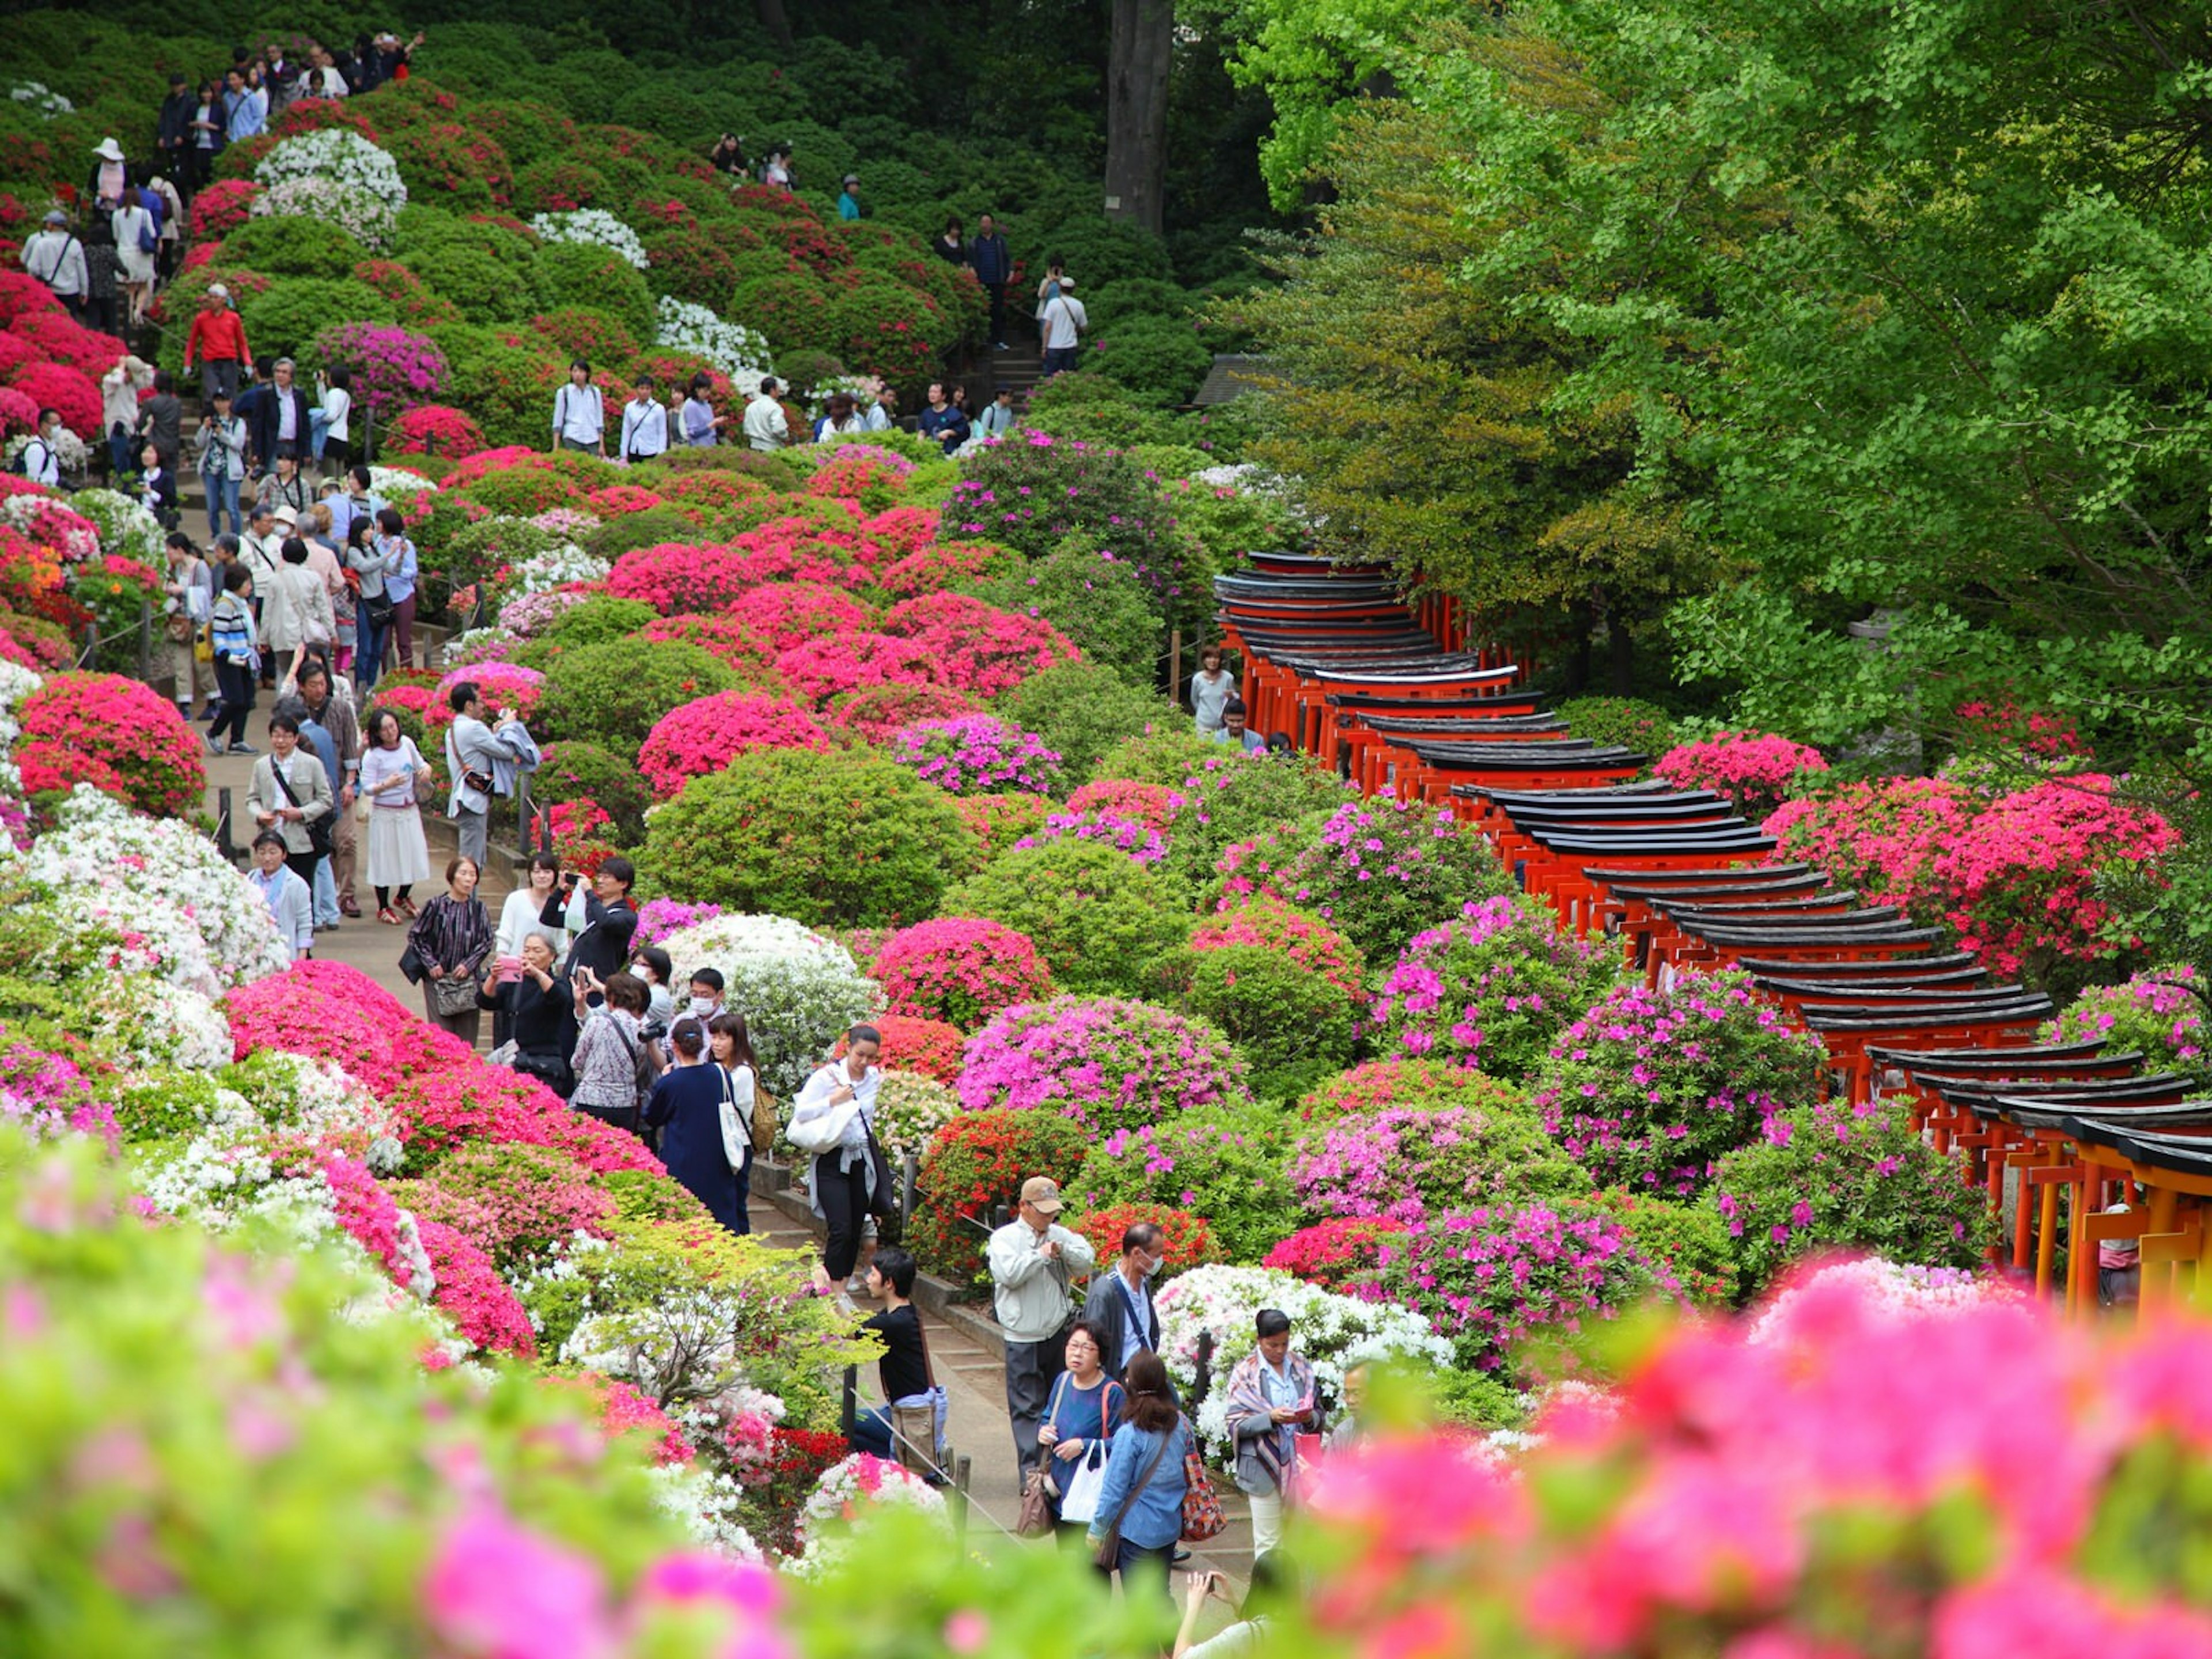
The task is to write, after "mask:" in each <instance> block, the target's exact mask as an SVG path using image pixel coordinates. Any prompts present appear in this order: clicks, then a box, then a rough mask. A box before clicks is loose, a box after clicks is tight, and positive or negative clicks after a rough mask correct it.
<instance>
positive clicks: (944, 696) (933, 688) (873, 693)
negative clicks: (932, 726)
mask: <svg viewBox="0 0 2212 1659" xmlns="http://www.w3.org/2000/svg"><path fill="white" fill-rule="evenodd" d="M973 713H975V699H974V698H973V697H971V696H969V695H968V694H967V693H966V692H965V691H955V690H953V689H952V688H951V686H949V685H908V684H887V685H865V686H862V687H861V688H860V690H856V691H848V692H847V693H845V694H844V695H843V696H840V697H837V698H836V699H834V700H833V701H832V702H831V703H830V706H829V724H830V725H832V726H836V727H837V728H838V730H840V731H843V732H851V733H853V735H854V736H855V737H857V738H860V741H861V742H863V743H872V744H876V745H877V746H878V747H884V746H886V745H888V744H890V742H891V740H892V739H893V738H896V736H897V735H898V733H899V732H900V731H901V730H902V728H903V727H906V726H914V725H917V724H919V723H920V722H921V721H923V720H957V719H958V718H959V717H960V716H961V715H963V714H973Z"/></svg>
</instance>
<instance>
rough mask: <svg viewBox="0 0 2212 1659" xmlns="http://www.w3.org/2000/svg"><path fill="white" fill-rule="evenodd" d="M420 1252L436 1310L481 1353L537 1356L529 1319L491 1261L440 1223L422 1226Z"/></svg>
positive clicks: (535, 1342)
mask: <svg viewBox="0 0 2212 1659" xmlns="http://www.w3.org/2000/svg"><path fill="white" fill-rule="evenodd" d="M419 1231H420V1232H421V1234H422V1249H423V1252H424V1254H426V1255H428V1257H429V1258H430V1271H431V1272H432V1273H434V1274H435V1275H436V1276H437V1280H438V1288H437V1291H435V1294H434V1295H433V1296H432V1297H431V1301H432V1304H434V1305H435V1307H436V1308H437V1310H439V1311H440V1312H441V1313H442V1314H444V1315H445V1316H447V1318H449V1319H451V1320H452V1321H453V1323H454V1325H455V1326H456V1327H457V1328H459V1331H460V1333H461V1334H462V1335H463V1336H465V1337H466V1338H468V1340H470V1341H471V1342H473V1343H474V1344H476V1346H477V1347H479V1348H485V1349H491V1350H496V1351H498V1352H504V1353H511V1354H513V1355H514V1356H516V1357H517V1358H521V1359H529V1358H535V1357H536V1355H537V1352H538V1338H537V1336H536V1334H534V1333H533V1332H532V1329H531V1328H530V1316H529V1315H528V1314H527V1313H526V1312H525V1311H524V1310H523V1306H522V1304H521V1302H520V1299H518V1298H517V1297H516V1296H515V1294H514V1292H513V1291H511V1290H509V1289H508V1288H507V1281H506V1280H505V1279H501V1277H500V1276H499V1269H498V1268H496V1267H493V1266H492V1261H491V1258H490V1257H489V1256H488V1255H485V1254H484V1253H483V1251H482V1250H480V1249H477V1247H476V1246H475V1245H473V1244H471V1243H469V1241H468V1240H467V1239H466V1238H465V1237H463V1236H462V1234H461V1233H460V1231H459V1229H457V1228H453V1227H450V1226H448V1225H446V1224H445V1223H444V1222H442V1221H425V1222H422V1224H421V1225H420V1227H419Z"/></svg>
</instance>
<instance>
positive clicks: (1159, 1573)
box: [1099, 1538, 1175, 1602]
mask: <svg viewBox="0 0 2212 1659" xmlns="http://www.w3.org/2000/svg"><path fill="white" fill-rule="evenodd" d="M1174 1554H1175V1546H1174V1545H1172V1544H1162V1545H1160V1546H1159V1547H1158V1548H1157V1549H1156V1548H1153V1547H1151V1546H1150V1545H1146V1544H1132V1543H1131V1542H1130V1541H1128V1540H1127V1539H1126V1538H1124V1539H1123V1540H1122V1541H1121V1554H1120V1555H1118V1556H1116V1557H1115V1561H1114V1565H1115V1567H1116V1568H1118V1569H1119V1570H1120V1571H1121V1594H1122V1595H1124V1596H1125V1597H1127V1599H1128V1600H1130V1601H1135V1600H1136V1599H1137V1598H1138V1597H1139V1595H1146V1594H1152V1595H1158V1597H1159V1598H1160V1600H1161V1601H1170V1602H1171V1601H1173V1600H1174V1599H1175V1598H1174V1597H1173V1596H1172V1595H1170V1594H1169V1592H1168V1561H1169V1559H1170V1558H1171V1557H1172V1556H1173V1555H1174ZM1099 1571H1101V1572H1103V1571H1105V1569H1104V1568H1103V1567H1102V1568H1100V1569H1099Z"/></svg>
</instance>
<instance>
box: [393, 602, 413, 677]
mask: <svg viewBox="0 0 2212 1659" xmlns="http://www.w3.org/2000/svg"><path fill="white" fill-rule="evenodd" d="M392 639H393V640H394V641H397V642H398V647H399V665H400V666H401V667H402V668H406V667H410V666H411V665H413V663H414V661H415V595H414V594H412V593H410V594H409V595H408V596H407V597H406V598H405V599H401V600H398V602H397V603H395V604H394V605H392Z"/></svg>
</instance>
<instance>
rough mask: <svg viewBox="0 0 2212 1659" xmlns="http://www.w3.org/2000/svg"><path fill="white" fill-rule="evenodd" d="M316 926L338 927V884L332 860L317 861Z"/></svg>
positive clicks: (322, 859)
mask: <svg viewBox="0 0 2212 1659" xmlns="http://www.w3.org/2000/svg"><path fill="white" fill-rule="evenodd" d="M314 891H315V926H316V927H337V925H338V883H337V877H336V876H334V875H332V874H331V860H329V859H326V858H321V859H317V860H315V889H314Z"/></svg>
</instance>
